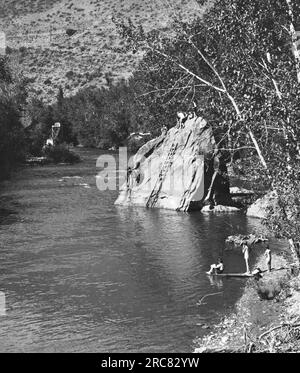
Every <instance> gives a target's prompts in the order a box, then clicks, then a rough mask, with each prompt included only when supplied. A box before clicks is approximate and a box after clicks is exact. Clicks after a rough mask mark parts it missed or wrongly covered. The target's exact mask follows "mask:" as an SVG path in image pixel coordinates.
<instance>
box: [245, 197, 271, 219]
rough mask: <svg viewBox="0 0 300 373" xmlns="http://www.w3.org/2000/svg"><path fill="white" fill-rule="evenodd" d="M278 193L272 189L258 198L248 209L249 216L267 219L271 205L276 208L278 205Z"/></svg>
mask: <svg viewBox="0 0 300 373" xmlns="http://www.w3.org/2000/svg"><path fill="white" fill-rule="evenodd" d="M277 201H278V199H277V193H276V191H272V192H269V193H267V194H266V195H265V196H263V197H262V198H259V199H258V200H256V201H255V202H254V203H253V204H252V205H251V206H250V207H249V208H248V210H247V216H251V217H254V218H259V219H267V217H268V210H269V208H270V207H272V208H273V209H274V208H275V209H276V206H277Z"/></svg>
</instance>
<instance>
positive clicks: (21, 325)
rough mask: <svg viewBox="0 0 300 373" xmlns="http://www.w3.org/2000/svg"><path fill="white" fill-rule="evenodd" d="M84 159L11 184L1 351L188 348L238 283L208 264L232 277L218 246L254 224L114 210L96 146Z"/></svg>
mask: <svg viewBox="0 0 300 373" xmlns="http://www.w3.org/2000/svg"><path fill="white" fill-rule="evenodd" d="M84 154H85V155H84V161H83V162H82V163H81V164H78V165H74V166H69V167H68V166H58V167H50V166H46V167H36V168H32V169H26V170H25V171H24V172H22V174H18V175H16V178H15V179H14V182H13V183H12V182H11V183H8V184H7V185H8V187H7V189H6V191H5V195H4V197H3V198H5V199H6V202H7V203H6V204H5V205H3V206H2V205H1V208H2V207H3V209H4V210H5V211H4V215H3V218H4V219H5V217H4V216H5V214H6V218H7V219H8V221H9V222H10V223H9V225H6V226H5V229H3V228H4V226H3V225H2V228H1V225H0V254H1V258H2V260H1V261H0V291H2V292H3V293H5V296H6V308H7V310H6V314H5V316H4V317H0V351H2V352H3V351H31V352H33V351H45V352H53V351H59V352H63V351H64V352H78V351H82V352H84V351H90V352H188V351H191V349H192V341H193V340H194V338H195V337H197V336H199V335H202V334H203V333H205V329H203V328H202V326H201V325H202V324H203V323H204V324H206V325H211V324H212V323H214V322H216V321H217V320H218V319H219V318H220V316H222V315H224V314H225V313H226V312H227V311H228V310H230V309H231V308H232V307H233V306H234V304H235V302H236V300H237V299H238V298H239V297H240V295H241V293H242V290H243V286H244V284H245V282H244V281H241V280H238V281H237V280H234V279H224V280H220V281H215V280H214V279H211V278H209V276H207V275H206V274H205V271H207V270H208V268H209V266H210V264H211V263H213V262H215V261H216V259H217V257H218V256H219V255H220V254H223V258H224V263H225V268H226V269H228V271H230V272H234V271H236V272H240V271H241V268H243V266H244V263H243V258H242V255H241V254H240V252H235V251H230V252H224V251H223V249H224V241H225V238H226V236H228V235H231V234H234V233H243V234H244V233H248V232H250V231H252V229H253V226H254V225H253V223H252V222H251V221H249V220H248V219H247V218H246V216H244V215H242V214H232V215H229V216H226V217H224V216H217V215H204V214H201V213H199V212H198V213H197V212H193V213H191V214H185V213H178V212H175V211H167V210H147V209H144V208H135V207H129V208H128V207H126V208H125V207H119V206H118V207H117V206H114V204H113V203H114V201H115V199H116V197H117V192H111V191H106V192H99V191H98V189H97V188H96V182H95V163H96V159H97V152H95V151H90V152H88V151H85V153H84ZM9 206H10V207H9ZM12 206H13V208H11V207H12ZM214 292H221V294H220V295H216V296H212V297H209V298H207V299H206V300H205V302H204V303H203V304H201V305H200V306H199V305H197V303H198V302H199V299H201V297H203V296H204V295H205V294H208V293H214Z"/></svg>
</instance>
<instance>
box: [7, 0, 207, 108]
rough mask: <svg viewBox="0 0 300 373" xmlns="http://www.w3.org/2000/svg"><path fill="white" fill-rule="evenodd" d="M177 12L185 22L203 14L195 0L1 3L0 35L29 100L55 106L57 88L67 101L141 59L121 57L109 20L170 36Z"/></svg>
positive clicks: (20, 0) (133, 55)
mask: <svg viewBox="0 0 300 373" xmlns="http://www.w3.org/2000/svg"><path fill="white" fill-rule="evenodd" d="M176 12H177V13H178V12H180V13H181V15H182V17H183V18H192V17H195V16H199V15H201V14H202V10H201V8H200V7H199V5H198V4H197V1H196V0H191V1H186V0H174V1H172V2H171V1H170V2H166V1H162V0H155V1H150V0H143V1H140V0H126V1H119V0H101V1H100V0H62V1H55V0H51V1H48V0H47V1H45V0H38V1H33V0H30V1H27V0H26V1H25V0H18V1H16V0H8V1H7V0H0V30H1V29H3V30H5V32H6V34H7V43H8V46H9V52H10V53H12V54H13V55H14V56H16V57H17V58H18V59H19V62H20V63H21V65H22V68H23V69H24V73H25V74H26V75H27V76H29V78H30V80H31V83H30V84H29V88H30V95H31V96H36V97H38V98H40V99H43V100H44V101H46V102H50V103H53V102H54V101H55V92H56V91H57V89H58V87H59V86H62V87H63V89H64V92H65V94H66V96H71V95H74V94H75V93H76V92H78V90H79V89H81V88H83V87H85V88H87V87H95V86H96V87H103V86H105V85H106V79H105V74H106V73H111V74H112V78H113V80H114V81H118V80H119V79H122V78H125V79H127V78H128V77H129V76H130V75H131V73H132V72H133V71H134V70H135V68H136V67H137V64H138V62H139V60H140V58H141V53H134V52H132V51H130V52H128V53H127V54H122V53H120V52H119V48H120V47H121V46H122V44H123V40H122V39H121V38H120V37H119V35H118V33H117V32H116V28H115V26H114V24H113V22H112V17H113V16H118V17H124V18H126V19H127V18H131V19H132V21H133V22H134V23H136V24H140V25H143V27H144V28H145V30H146V31H149V30H152V29H160V30H165V32H169V31H170V25H171V22H172V17H173V15H174V14H175V13H176ZM20 30H21V31H20ZM69 71H72V74H68V75H67V73H68V72H69Z"/></svg>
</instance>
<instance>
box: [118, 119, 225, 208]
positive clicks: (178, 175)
mask: <svg viewBox="0 0 300 373" xmlns="http://www.w3.org/2000/svg"><path fill="white" fill-rule="evenodd" d="M226 176H227V173H226V164H224V162H223V161H222V157H221V156H220V154H219V153H218V151H217V146H216V142H215V139H214V137H213V133H212V129H211V128H210V127H209V126H208V125H207V123H206V121H205V120H203V119H202V118H192V119H188V120H187V121H186V122H185V124H184V128H175V127H173V128H171V129H170V130H169V131H168V132H166V133H164V134H162V135H161V136H160V137H158V138H156V139H153V140H151V141H149V142H148V143H146V144H145V145H144V146H142V147H141V148H140V149H139V151H138V152H137V153H136V155H135V156H134V158H133V171H132V173H131V174H130V177H129V178H128V181H127V182H126V183H124V185H123V186H122V187H121V191H120V195H119V197H118V199H117V200H116V202H115V203H116V204H119V205H138V206H145V207H158V208H166V209H172V210H178V211H188V210H193V209H198V210H199V209H201V208H202V207H203V205H204V200H205V197H206V196H207V193H208V191H209V192H210V197H209V199H210V200H211V201H214V203H215V204H219V203H222V202H224V201H226V200H229V199H230V193H229V182H228V178H227V177H226ZM212 180H213V181H214V183H213V185H211V184H212Z"/></svg>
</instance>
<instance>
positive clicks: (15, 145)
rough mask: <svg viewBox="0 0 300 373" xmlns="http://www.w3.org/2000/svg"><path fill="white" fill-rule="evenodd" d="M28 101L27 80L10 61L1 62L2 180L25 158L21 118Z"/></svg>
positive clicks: (2, 60)
mask: <svg viewBox="0 0 300 373" xmlns="http://www.w3.org/2000/svg"><path fill="white" fill-rule="evenodd" d="M26 97H27V92H26V80H25V79H24V78H23V76H22V75H21V74H20V73H19V72H18V69H17V68H14V66H13V65H12V64H11V63H10V61H9V59H7V58H0V179H4V178H6V177H8V176H9V173H10V171H11V169H12V167H14V166H15V165H16V163H18V162H20V161H21V160H22V159H23V157H24V155H25V137H24V129H23V126H22V123H21V117H22V113H23V110H24V107H25V103H26Z"/></svg>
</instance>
